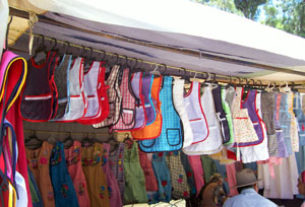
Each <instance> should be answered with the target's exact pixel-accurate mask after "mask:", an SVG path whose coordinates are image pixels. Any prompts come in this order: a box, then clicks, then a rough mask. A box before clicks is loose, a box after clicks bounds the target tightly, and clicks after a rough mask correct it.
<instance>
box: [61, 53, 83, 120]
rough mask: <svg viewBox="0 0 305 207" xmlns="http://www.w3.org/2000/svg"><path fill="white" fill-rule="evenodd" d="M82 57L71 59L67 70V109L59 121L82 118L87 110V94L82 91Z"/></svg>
mask: <svg viewBox="0 0 305 207" xmlns="http://www.w3.org/2000/svg"><path fill="white" fill-rule="evenodd" d="M83 71H84V59H83V58H81V57H78V58H76V59H74V60H73V63H72V66H71V69H70V71H69V92H70V97H69V98H70V106H69V111H68V112H67V113H66V114H65V115H64V117H63V118H62V119H59V121H63V122H69V121H75V120H77V119H80V118H82V117H83V116H84V115H85V114H86V110H87V105H88V103H87V96H86V94H85V91H84V85H83V83H84V72H83Z"/></svg>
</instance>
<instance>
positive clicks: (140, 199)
mask: <svg viewBox="0 0 305 207" xmlns="http://www.w3.org/2000/svg"><path fill="white" fill-rule="evenodd" d="M124 175H125V187H124V189H125V190H124V204H130V203H131V204H134V203H147V194H146V189H145V177H144V173H143V170H142V168H141V165H140V161H139V155H138V144H137V143H136V142H133V144H132V146H131V148H129V147H128V146H126V147H125V150H124Z"/></svg>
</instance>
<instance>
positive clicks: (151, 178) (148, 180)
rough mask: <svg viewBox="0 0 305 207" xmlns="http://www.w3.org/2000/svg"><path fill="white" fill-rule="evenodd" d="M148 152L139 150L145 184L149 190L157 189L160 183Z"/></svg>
mask: <svg viewBox="0 0 305 207" xmlns="http://www.w3.org/2000/svg"><path fill="white" fill-rule="evenodd" d="M148 155H149V154H148V153H146V152H143V151H141V150H139V158H140V164H141V167H142V169H143V172H144V176H145V185H146V190H147V191H157V190H158V183H157V180H156V176H155V173H154V170H153V168H152V164H151V160H150V159H149V158H148Z"/></svg>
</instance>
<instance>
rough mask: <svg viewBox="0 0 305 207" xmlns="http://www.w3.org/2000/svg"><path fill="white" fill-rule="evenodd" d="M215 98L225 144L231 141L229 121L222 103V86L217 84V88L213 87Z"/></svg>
mask: <svg viewBox="0 0 305 207" xmlns="http://www.w3.org/2000/svg"><path fill="white" fill-rule="evenodd" d="M212 93H213V98H214V104H215V111H216V115H217V118H218V121H219V123H220V127H221V135H222V139H223V144H226V143H228V142H230V129H229V123H228V120H227V118H226V113H225V111H224V109H223V108H222V103H221V86H220V85H217V87H216V88H213V90H212Z"/></svg>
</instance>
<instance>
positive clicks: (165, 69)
mask: <svg viewBox="0 0 305 207" xmlns="http://www.w3.org/2000/svg"><path fill="white" fill-rule="evenodd" d="M160 65H162V66H163V67H164V71H163V72H162V74H166V72H167V65H166V64H164V63H161V64H160Z"/></svg>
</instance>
